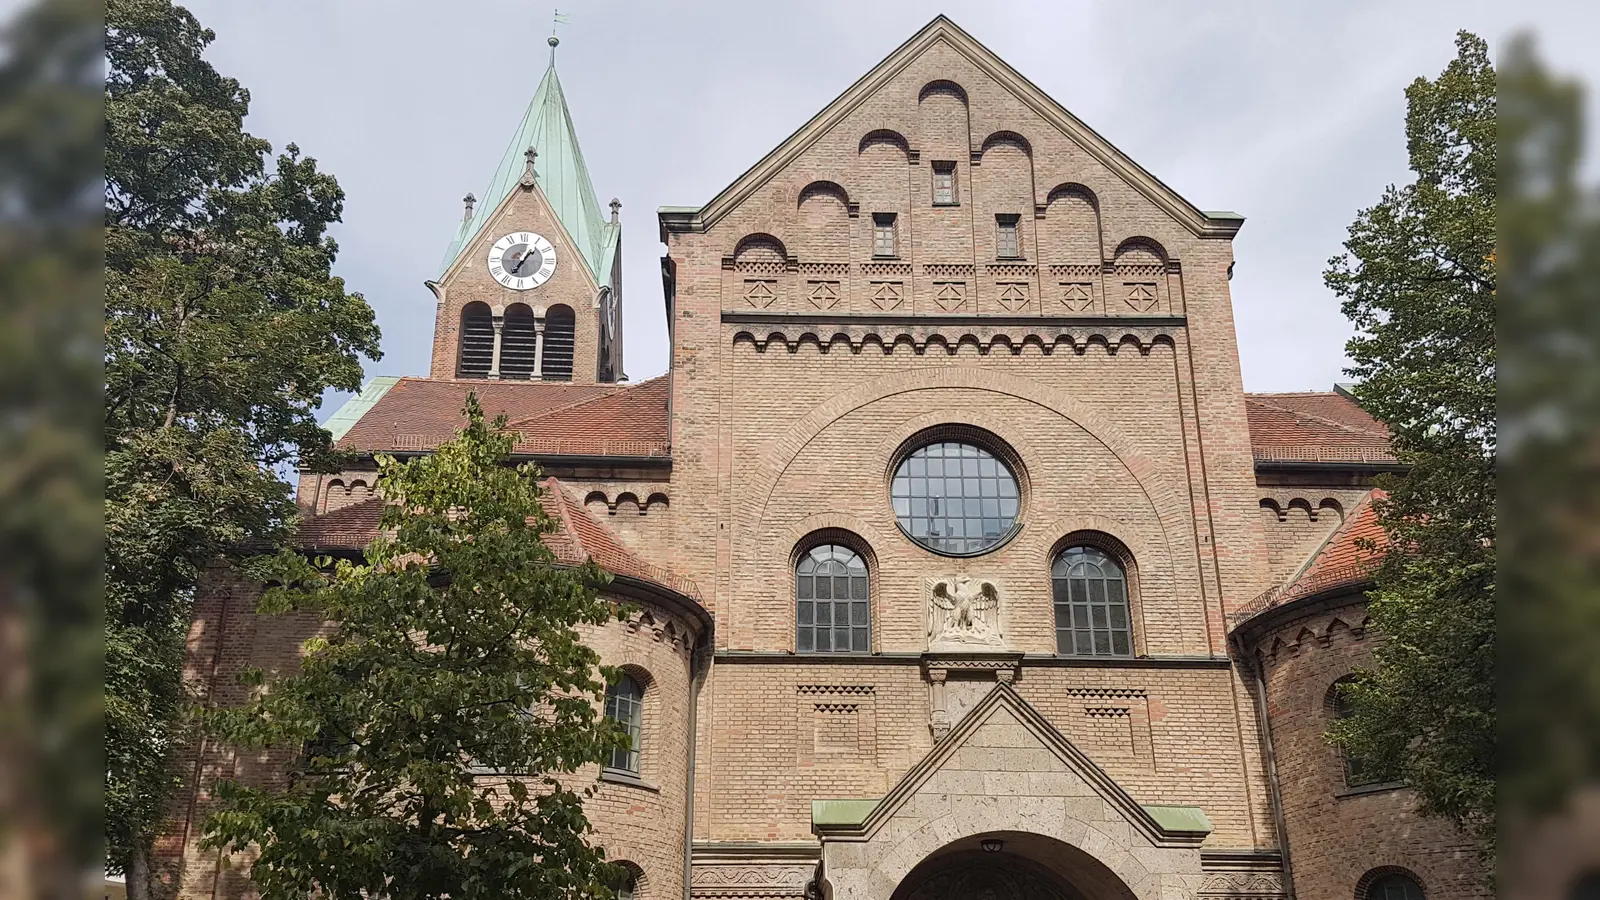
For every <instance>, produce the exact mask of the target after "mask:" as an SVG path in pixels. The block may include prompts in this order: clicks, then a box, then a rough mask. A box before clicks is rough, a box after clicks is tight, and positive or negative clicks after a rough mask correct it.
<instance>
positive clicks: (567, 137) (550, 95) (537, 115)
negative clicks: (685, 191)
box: [439, 55, 618, 284]
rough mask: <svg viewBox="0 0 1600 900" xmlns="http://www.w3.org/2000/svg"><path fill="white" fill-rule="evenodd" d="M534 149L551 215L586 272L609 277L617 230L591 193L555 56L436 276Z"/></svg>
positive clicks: (490, 216) (451, 263)
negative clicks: (557, 75) (574, 249)
mask: <svg viewBox="0 0 1600 900" xmlns="http://www.w3.org/2000/svg"><path fill="white" fill-rule="evenodd" d="M530 146H531V147H533V148H534V149H535V150H537V151H538V153H539V156H538V159H537V161H536V162H535V164H534V165H535V169H536V171H537V172H538V175H539V188H540V190H541V191H543V193H544V195H545V198H546V201H547V202H548V203H549V205H550V207H551V209H552V210H553V211H554V213H555V216H556V218H557V219H558V220H559V221H560V222H561V225H562V227H564V228H565V229H566V230H567V234H568V235H569V236H570V238H571V239H572V243H573V245H574V246H575V247H576V248H577V249H578V255H579V256H580V257H582V259H583V261H584V264H585V265H586V266H587V267H588V269H589V273H590V274H591V275H593V276H594V279H595V281H596V282H597V283H599V284H605V283H607V282H608V281H609V280H610V276H611V265H612V261H613V257H614V256H615V249H614V248H615V246H616V235H615V234H614V233H613V232H616V231H617V230H618V228H617V227H616V226H614V225H612V224H611V223H610V222H608V221H607V220H606V218H605V215H604V214H603V213H602V212H601V209H600V202H599V200H598V199H597V198H596V197H595V193H594V185H593V183H592V182H591V181H590V179H589V167H588V166H587V165H586V164H585V163H584V161H583V151H582V150H580V149H579V147H578V133H577V129H575V128H574V127H573V124H572V113H571V112H570V111H569V110H568V109H567V99H566V95H565V94H564V93H563V92H562V90H561V80H560V79H559V78H558V77H556V65H555V57H554V55H552V56H551V59H550V67H549V68H548V69H546V70H545V73H544V78H543V79H542V80H541V81H540V82H539V87H538V88H537V89H536V90H535V91H534V93H533V100H532V101H530V102H529V103H528V109H527V111H526V112H525V113H524V114H523V116H522V122H521V124H520V125H519V126H518V127H517V131H516V133H515V134H514V135H512V138H511V143H510V144H508V145H507V146H506V151H505V154H504V155H503V156H502V157H501V159H500V165H499V166H498V167H497V168H496V169H495V173H494V177H493V178H492V179H491V180H490V182H489V189H488V190H487V191H485V192H484V194H483V196H481V197H479V198H478V205H477V206H476V207H475V208H474V210H473V215H472V218H471V219H469V220H467V221H466V222H464V223H463V224H462V226H461V230H460V231H459V232H457V234H456V237H455V240H453V241H452V242H451V244H450V248H449V249H448V250H447V251H446V252H445V257H444V261H443V263H441V264H440V271H441V274H440V276H439V277H440V280H443V279H444V275H445V274H447V273H448V272H449V271H450V270H451V269H452V268H454V267H455V264H456V262H457V260H459V258H460V257H461V254H462V253H463V252H465V251H466V250H467V249H469V248H470V247H471V246H472V244H473V242H475V241H476V240H477V239H478V237H479V235H480V233H481V232H482V231H483V229H484V226H485V225H486V224H487V223H489V222H491V221H493V220H494V218H495V216H496V215H498V213H499V208H500V206H501V205H502V204H503V203H504V202H505V200H506V198H507V197H509V196H511V194H512V193H513V192H514V191H515V189H516V187H517V185H518V183H519V181H520V179H521V178H522V171H523V168H524V158H523V154H524V153H525V152H526V151H527V149H528V148H529V147H530Z"/></svg>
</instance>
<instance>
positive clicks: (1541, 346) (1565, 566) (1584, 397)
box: [1496, 36, 1600, 878]
mask: <svg viewBox="0 0 1600 900" xmlns="http://www.w3.org/2000/svg"><path fill="white" fill-rule="evenodd" d="M1499 78H1500V89H1501V95H1500V98H1501V102H1500V142H1501V146H1502V153H1501V156H1502V159H1503V160H1504V162H1503V164H1502V171H1501V179H1500V192H1499V204H1498V213H1499V226H1500V229H1499V230H1500V234H1499V238H1500V239H1499V244H1498V245H1497V253H1496V262H1497V263H1498V270H1499V273H1500V279H1501V280H1500V287H1501V289H1502V292H1503V294H1502V296H1503V302H1502V304H1501V307H1500V309H1501V318H1500V323H1499V324H1500V333H1501V335H1502V337H1503V338H1504V340H1505V345H1506V348H1505V364H1504V366H1503V367H1502V370H1501V375H1502V381H1501V385H1500V387H1501V404H1502V405H1501V409H1502V416H1503V422H1504V425H1505V432H1506V438H1505V444H1506V447H1505V455H1504V457H1503V458H1502V460H1501V463H1502V466H1503V474H1504V479H1505V489H1504V491H1503V492H1502V494H1501V503H1502V512H1503V517H1502V518H1503V521H1504V527H1503V534H1502V536H1501V545H1500V547H1501V553H1502V558H1503V559H1504V561H1505V566H1504V571H1503V572H1502V574H1501V577H1500V583H1499V589H1500V597H1501V599H1500V606H1501V608H1502V611H1503V615H1502V617H1501V622H1502V628H1501V635H1500V638H1501V644H1500V648H1501V652H1500V655H1501V661H1502V664H1501V667H1500V671H1501V673H1502V684H1501V733H1502V734H1503V735H1504V737H1505V740H1504V741H1503V744H1502V751H1501V754H1502V755H1501V783H1500V788H1501V809H1502V816H1505V814H1507V813H1509V814H1510V815H1511V817H1512V818H1511V819H1510V820H1503V821H1502V823H1501V831H1502V835H1503V836H1504V837H1505V838H1506V839H1507V840H1506V842H1505V843H1506V846H1507V848H1508V849H1510V848H1511V847H1512V846H1514V845H1515V844H1516V843H1524V844H1525V843H1526V842H1527V840H1528V834H1529V832H1530V831H1532V829H1529V828H1527V827H1526V826H1527V825H1528V824H1529V820H1530V819H1532V820H1537V819H1538V818H1539V817H1540V816H1541V815H1544V814H1548V813H1551V812H1555V811H1558V810H1560V808H1561V807H1562V805H1563V802H1564V800H1565V799H1566V798H1567V797H1568V796H1569V795H1570V794H1571V793H1572V792H1573V790H1574V789H1575V788H1577V787H1578V786H1580V785H1583V784H1585V783H1590V784H1592V783H1593V782H1594V781H1595V779H1597V778H1600V658H1597V657H1596V654H1595V647H1596V646H1600V554H1597V553H1596V550H1595V548H1596V547H1597V546H1600V544H1597V543H1596V541H1595V530H1596V523H1600V478H1597V477H1596V475H1597V472H1596V460H1597V459H1600V456H1597V454H1596V452H1595V450H1596V447H1597V446H1600V354H1597V353H1596V348H1597V347H1600V304H1597V303H1596V302H1595V297H1596V295H1597V294H1600V192H1597V191H1596V190H1595V188H1594V187H1593V186H1587V187H1586V186H1584V185H1583V184H1581V183H1580V181H1579V172H1580V167H1579V163H1580V160H1581V159H1582V156H1583V149H1584V147H1583V144H1584V141H1583V133H1584V116H1583V108H1584V89H1583V86H1582V85H1581V84H1580V83H1579V82H1577V81H1576V80H1575V79H1572V78H1565V77H1561V76H1559V75H1557V74H1554V73H1552V72H1550V71H1549V70H1548V69H1546V68H1545V66H1544V65H1543V64H1542V63H1541V62H1540V60H1539V57H1538V54H1537V53H1536V52H1535V47H1534V44H1533V41H1532V39H1531V38H1529V37H1527V36H1523V37H1519V38H1515V39H1513V40H1511V41H1509V42H1508V43H1507V46H1506V47H1505V50H1504V52H1503V53H1502V54H1501V55H1500V66H1499ZM1591 152H1592V151H1591ZM1516 826H1523V827H1516ZM1535 833H1536V832H1535ZM1509 855H1510V856H1511V857H1512V858H1513V859H1514V858H1515V857H1516V856H1517V854H1515V853H1510V854H1509ZM1532 860H1539V857H1538V856H1537V854H1535V855H1533V856H1532V858H1531V860H1530V861H1532ZM1536 864H1542V863H1540V862H1536ZM1509 877H1510V875H1509V873H1508V878H1509Z"/></svg>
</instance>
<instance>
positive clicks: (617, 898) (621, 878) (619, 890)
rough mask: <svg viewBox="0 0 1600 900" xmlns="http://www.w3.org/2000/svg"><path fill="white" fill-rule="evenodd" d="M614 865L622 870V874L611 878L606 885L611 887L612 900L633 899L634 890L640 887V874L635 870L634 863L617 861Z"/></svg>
mask: <svg viewBox="0 0 1600 900" xmlns="http://www.w3.org/2000/svg"><path fill="white" fill-rule="evenodd" d="M612 865H614V866H616V867H617V868H618V869H620V870H621V874H619V875H617V877H615V878H613V879H611V881H610V882H609V883H608V884H607V885H606V886H607V887H609V888H611V896H612V900H633V895H634V892H635V891H637V890H638V888H639V875H638V873H637V872H635V871H634V869H635V866H634V864H633V863H631V862H616V863H612Z"/></svg>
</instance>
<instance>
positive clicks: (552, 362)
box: [539, 303, 577, 381]
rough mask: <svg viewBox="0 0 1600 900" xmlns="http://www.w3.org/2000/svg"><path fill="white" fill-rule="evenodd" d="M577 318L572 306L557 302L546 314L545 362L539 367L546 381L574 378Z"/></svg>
mask: <svg viewBox="0 0 1600 900" xmlns="http://www.w3.org/2000/svg"><path fill="white" fill-rule="evenodd" d="M575 329H576V320H575V319H574V317H573V313H572V307H570V306H567V305H566V304H565V303H557V304H556V305H555V306H552V307H550V311H549V312H547V313H545V314H544V364H543V365H541V366H540V367H539V371H540V372H541V373H542V377H543V378H544V380H545V381H571V380H572V347H573V344H574V343H575V342H576V340H577V338H576V331H575Z"/></svg>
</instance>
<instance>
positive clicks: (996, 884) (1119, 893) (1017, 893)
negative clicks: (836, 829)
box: [890, 831, 1135, 900]
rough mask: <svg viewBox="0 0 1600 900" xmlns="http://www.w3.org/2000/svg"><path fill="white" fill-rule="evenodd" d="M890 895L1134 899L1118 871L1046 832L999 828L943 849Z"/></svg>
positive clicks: (945, 899)
mask: <svg viewBox="0 0 1600 900" xmlns="http://www.w3.org/2000/svg"><path fill="white" fill-rule="evenodd" d="M890 900H1135V897H1134V894H1133V891H1131V890H1130V889H1129V888H1128V886H1127V885H1126V884H1124V883H1123V881H1122V879H1121V878H1118V877H1117V875H1116V873H1115V872H1112V871H1111V870H1110V869H1108V868H1106V866H1105V864H1103V863H1101V862H1100V861H1099V860H1097V859H1095V858H1094V857H1093V856H1090V855H1089V854H1088V853H1085V852H1084V851H1083V850H1081V849H1079V848H1077V847H1074V846H1072V845H1071V844H1067V843H1063V842H1062V841H1058V840H1056V839H1054V838H1051V837H1047V836H1045V835H1042V834H1033V833H1030V832H1011V831H998V832H990V833H987V834H981V835H974V836H972V837H967V838H962V839H960V840H957V841H954V842H952V843H950V844H948V845H947V846H945V847H942V848H940V849H939V850H937V851H935V852H934V853H933V854H931V855H930V856H928V858H927V859H924V860H923V861H922V862H921V863H919V864H918V865H917V866H916V868H914V869H912V870H911V871H910V872H908V873H906V876H905V878H904V879H902V880H901V882H900V885H899V887H897V888H895V891H894V894H893V895H892V896H891V898H890Z"/></svg>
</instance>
